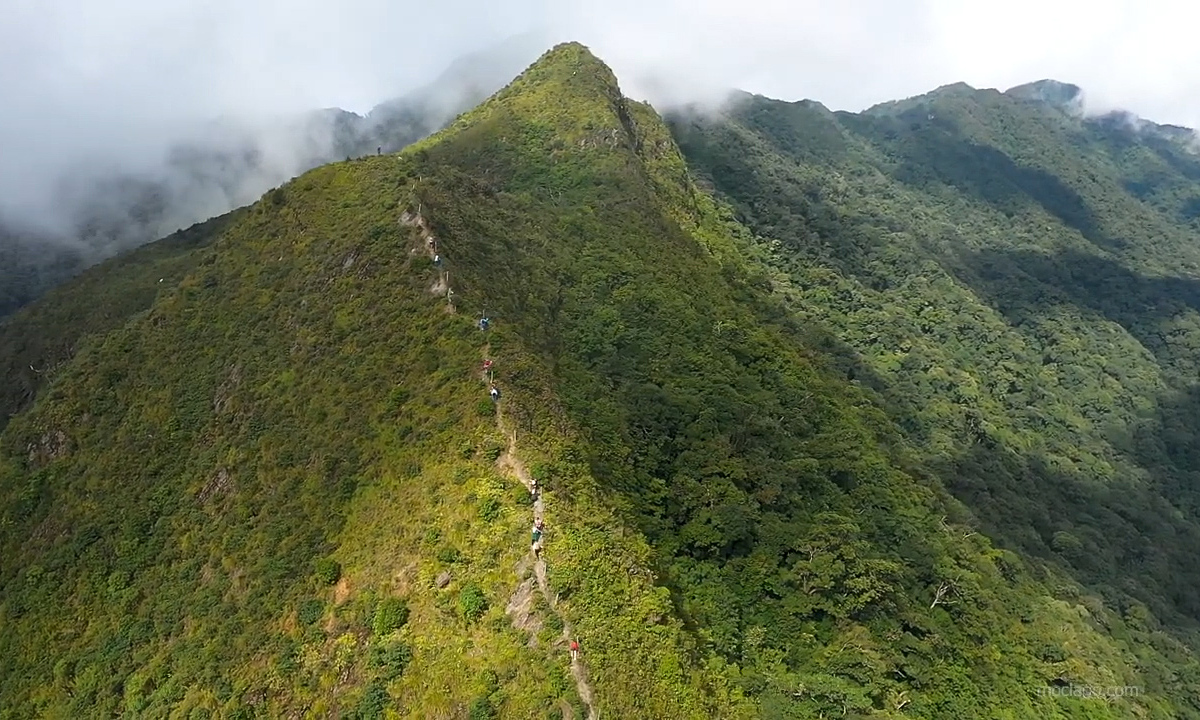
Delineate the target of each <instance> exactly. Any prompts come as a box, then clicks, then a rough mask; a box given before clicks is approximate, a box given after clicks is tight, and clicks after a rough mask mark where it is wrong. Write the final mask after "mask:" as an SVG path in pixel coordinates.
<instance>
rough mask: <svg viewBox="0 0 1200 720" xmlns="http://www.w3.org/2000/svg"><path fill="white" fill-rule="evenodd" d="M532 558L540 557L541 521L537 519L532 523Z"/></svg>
mask: <svg viewBox="0 0 1200 720" xmlns="http://www.w3.org/2000/svg"><path fill="white" fill-rule="evenodd" d="M533 556H534V557H539V558H540V557H541V556H542V519H541V518H538V519H537V520H536V521H534V523H533Z"/></svg>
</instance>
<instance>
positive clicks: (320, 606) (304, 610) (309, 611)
mask: <svg viewBox="0 0 1200 720" xmlns="http://www.w3.org/2000/svg"><path fill="white" fill-rule="evenodd" d="M324 613H325V603H323V602H321V601H320V600H317V599H315V598H309V599H308V600H305V601H304V602H302V603H300V609H299V610H297V611H296V620H297V621H298V622H299V623H300V624H301V625H312V624H313V623H315V622H316V621H318V620H320V619H321V615H323V614H324Z"/></svg>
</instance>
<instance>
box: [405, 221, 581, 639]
mask: <svg viewBox="0 0 1200 720" xmlns="http://www.w3.org/2000/svg"><path fill="white" fill-rule="evenodd" d="M426 244H427V245H428V247H429V252H431V253H433V264H434V266H435V267H438V268H441V266H442V256H441V253H439V252H438V247H437V240H435V239H434V238H433V237H430V238H429V239H428V240H427V241H426ZM490 326H491V318H489V317H488V316H487V315H486V314H484V315H483V316H482V317H480V318H479V329H480V330H481V331H484V332H486V331H487V330H488V328H489V327H490ZM494 366H495V364H494V363H493V362H492V360H491V358H487V359H485V360H484V361H483V377H484V379H485V380H486V381H487V383H488V395H489V396H491V398H492V402H499V401H500V388H498V387H496V381H495V380H496V376H495V370H494ZM529 493H530V495H532V496H533V500H534V503H535V507H536V503H537V500H538V481H537V478H530V479H529ZM544 533H545V525H544V522H543V520H542V517H541V516H540V515H539V514H537V513H536V511H535V514H534V520H533V544H532V548H531V549H532V550H533V555H534V557H535V558H537V559H539V560H540V559H541V557H542V535H543V534H544ZM570 648H571V662H575V661H576V660H577V659H578V658H579V642H578V641H576V640H572V641H571V645H570Z"/></svg>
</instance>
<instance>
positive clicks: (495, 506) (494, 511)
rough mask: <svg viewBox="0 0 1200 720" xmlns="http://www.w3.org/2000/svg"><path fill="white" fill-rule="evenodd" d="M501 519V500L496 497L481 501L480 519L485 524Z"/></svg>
mask: <svg viewBox="0 0 1200 720" xmlns="http://www.w3.org/2000/svg"><path fill="white" fill-rule="evenodd" d="M498 517H500V500H499V499H498V498H494V497H491V496H489V497H485V498H481V499H480V500H479V519H480V520H482V521H484V522H491V521H493V520H495V519H496V518H498Z"/></svg>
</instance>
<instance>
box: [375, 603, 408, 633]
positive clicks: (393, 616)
mask: <svg viewBox="0 0 1200 720" xmlns="http://www.w3.org/2000/svg"><path fill="white" fill-rule="evenodd" d="M406 622H408V603H406V602H404V600H402V599H400V598H396V597H389V598H384V599H383V600H381V601H380V603H379V606H378V607H376V608H375V622H374V623H373V627H372V629H373V630H374V633H375V636H376V637H382V636H384V635H387V634H388V633H390V632H392V631H393V630H395V629H396V628H398V627H400V626H402V625H404V623H406Z"/></svg>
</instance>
